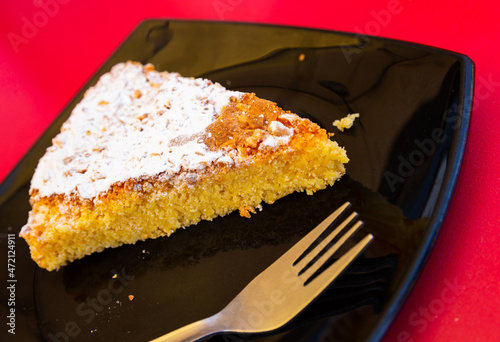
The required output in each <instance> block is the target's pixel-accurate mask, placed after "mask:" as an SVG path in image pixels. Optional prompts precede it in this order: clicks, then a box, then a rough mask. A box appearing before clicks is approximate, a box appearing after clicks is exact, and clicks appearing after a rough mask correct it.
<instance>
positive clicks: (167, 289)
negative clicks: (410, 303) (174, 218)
mask: <svg viewBox="0 0 500 342" xmlns="http://www.w3.org/2000/svg"><path fill="white" fill-rule="evenodd" d="M127 60H135V61H140V62H142V63H153V64H154V65H155V66H156V68H157V69H159V70H168V71H177V72H179V73H181V74H182V75H184V76H196V77H206V78H209V79H211V80H213V81H217V82H219V83H221V84H222V85H223V86H226V87H227V88H230V89H235V90H240V91H247V92H255V93H256V94H257V95H258V96H260V97H263V98H266V99H269V100H273V101H275V102H277V103H278V105H280V106H281V107H283V108H284V109H287V110H291V111H292V112H295V113H297V114H299V115H301V116H303V117H307V118H310V119H311V120H313V121H315V122H317V123H318V124H320V125H321V126H322V127H324V128H325V129H327V130H328V131H330V132H334V133H335V137H334V139H335V140H337V141H338V142H339V144H340V145H342V146H345V148H346V149H347V152H348V155H349V158H350V159H351V161H350V162H349V164H348V165H347V174H346V176H344V177H343V178H342V179H341V180H340V181H339V182H337V183H336V184H335V185H334V186H333V187H331V188H328V189H326V190H323V191H319V192H317V193H316V194H314V195H313V196H308V195H306V194H304V193H296V194H292V195H289V196H287V197H285V198H283V199H281V200H279V201H277V202H276V203H274V204H273V205H264V206H263V211H262V212H259V213H258V214H256V215H254V216H253V217H252V218H251V219H245V218H241V217H240V216H239V215H238V213H233V214H231V215H228V216H226V217H222V218H217V219H215V220H214V221H212V222H202V223H200V224H198V225H197V226H192V227H189V228H187V229H185V230H180V231H178V232H176V233H175V234H173V235H172V236H171V237H170V238H160V239H157V240H150V241H145V242H141V243H137V244H135V245H129V246H123V247H121V248H116V249H109V250H106V251H104V252H102V253H98V254H94V255H92V256H89V257H86V258H84V259H82V260H79V261H76V262H74V263H72V264H70V265H69V266H66V267H64V268H62V269H61V270H60V271H59V272H47V271H45V270H42V269H40V268H38V267H37V266H36V265H35V263H34V262H33V261H31V259H30V257H29V250H28V247H27V245H26V243H25V242H24V240H22V239H20V238H19V237H18V233H19V230H20V229H21V227H22V226H23V225H24V224H25V222H26V219H27V215H28V211H29V209H30V206H29V202H28V200H29V197H28V189H29V180H30V178H31V175H32V173H33V170H34V167H35V166H36V164H37V161H38V159H39V158H40V157H41V156H42V155H43V153H44V150H45V148H46V147H47V146H49V145H50V140H51V138H52V137H53V136H54V135H55V134H56V133H57V132H58V130H59V128H60V125H61V124H62V122H63V121H64V120H65V119H66V118H67V117H68V115H69V113H70V112H71V110H72V108H73V107H74V106H75V104H76V103H78V102H79V101H80V99H81V97H82V96H83V92H84V90H85V89H83V90H82V92H80V93H79V95H78V96H76V97H75V99H74V100H73V101H72V102H71V103H70V104H69V105H68V107H67V108H66V109H65V110H64V111H63V112H62V113H61V115H60V117H59V118H58V119H57V120H56V122H54V124H53V125H52V126H51V127H50V128H49V129H48V131H47V132H46V133H45V134H44V135H43V136H42V138H41V139H40V141H39V142H38V143H37V144H36V146H35V147H34V148H33V149H32V150H31V151H30V152H29V153H28V154H27V155H26V157H25V158H24V159H23V160H22V161H21V163H20V164H19V165H18V166H17V168H16V169H15V170H14V171H13V172H12V173H11V175H10V176H9V177H8V178H7V180H6V181H5V182H4V183H3V184H2V186H1V187H0V229H1V231H0V233H1V234H2V235H1V237H2V239H1V241H2V244H1V248H2V252H1V253H2V258H1V260H4V261H2V267H3V268H2V269H4V270H5V269H7V261H6V260H5V258H4V257H3V256H4V255H7V248H8V245H7V243H6V241H7V240H6V239H5V238H6V237H8V236H9V235H7V234H15V252H16V260H15V262H16V269H15V277H16V281H17V282H16V336H15V338H16V340H19V341H26V342H29V341H73V340H75V341H148V340H150V339H153V338H155V337H158V336H160V335H162V334H164V333H167V332H169V331H171V330H173V329H176V328H179V327H181V326H183V325H186V324H188V323H191V322H193V321H195V320H198V319H202V318H205V317H207V316H210V315H212V314H214V313H216V312H217V311H219V310H220V309H222V308H223V307H224V306H225V305H226V304H227V303H228V302H229V301H230V300H231V299H232V298H233V297H234V296H235V295H236V294H237V293H238V292H239V291H240V290H241V289H243V288H244V286H245V285H246V284H247V283H248V282H249V281H250V280H251V279H252V278H253V277H255V276H256V275H257V274H259V273H260V272H261V271H262V270H264V269H265V268H266V267H267V266H268V265H270V264H271V263H272V262H273V261H274V260H275V259H276V258H278V257H279V256H280V255H281V254H282V253H283V252H285V251H286V250H287V249H288V248H289V247H290V246H292V245H293V244H294V243H295V242H296V241H298V240H299V239H300V238H301V237H302V236H303V235H305V234H306V233H307V232H308V231H309V230H310V229H312V228H313V227H315V226H316V225H317V224H318V223H319V222H321V221H322V220H323V219H324V218H325V217H326V216H328V214H330V213H331V212H332V211H333V210H334V209H335V208H336V207H337V206H339V205H340V204H342V203H343V202H345V201H350V202H351V203H352V204H353V208H354V209H355V210H356V211H358V212H359V213H360V215H361V218H362V219H363V220H364V221H365V226H364V228H363V229H362V232H361V233H360V235H361V236H363V235H365V233H368V232H369V233H372V234H373V235H374V236H375V239H374V242H373V243H372V244H371V245H370V247H369V248H368V249H367V250H366V251H365V252H364V254H363V255H362V257H361V258H360V259H358V260H357V261H356V262H355V264H354V265H353V266H352V267H351V268H350V269H349V271H347V272H346V273H345V274H344V275H342V276H341V278H340V279H339V280H338V281H337V282H336V283H334V284H333V286H332V287H331V288H330V289H328V290H327V292H326V293H324V294H323V295H322V296H321V297H320V298H319V300H318V301H317V302H315V303H314V304H313V305H312V306H310V307H309V308H308V309H307V310H306V311H305V312H303V313H302V314H301V315H300V316H299V317H298V318H297V319H296V320H294V321H293V322H292V323H291V324H290V325H288V326H286V327H285V328H283V329H281V330H279V331H277V332H274V333H273V334H266V335H262V336H252V337H251V339H252V340H259V341H316V340H318V341H319V340H321V341H330V340H332V341H333V340H335V341H366V340H377V339H379V338H380V337H381V336H382V334H383V332H384V331H385V329H386V328H387V326H388V325H389V324H390V322H391V321H392V319H393V318H394V315H395V314H396V313H397V310H398V308H399V307H400V306H401V304H402V303H403V301H404V299H405V297H406V295H407V294H408V292H409V291H410V289H411V286H412V284H413V282H414V281H415V279H416V278H417V276H418V274H419V270H420V268H421V266H422V265H423V263H424V262H425V260H426V257H427V256H428V254H429V251H430V249H431V247H432V245H433V242H434V239H435V238H436V236H437V234H438V232H439V229H440V225H441V223H442V221H443V218H444V215H445V213H446V209H447V206H448V202H449V200H450V197H451V195H452V192H453V188H454V186H455V181H456V177H457V174H458V171H459V167H460V161H461V156H462V153H463V149H464V145H465V140H466V137H467V128H468V122H469V115H470V107H471V103H470V102H471V101H470V100H471V98H472V96H471V95H472V78H473V63H472V62H471V61H470V60H469V59H468V58H467V57H465V56H463V55H460V54H456V53H452V52H448V51H443V50H438V49H433V48H429V47H425V46H420V45H414V44H409V43H404V42H398V41H391V40H385V39H379V38H374V37H366V36H360V35H350V34H344V33H336V32H328V31H319V30H310V29H299V28H290V27H276V26H264V25H249V24H231V23H213V22H189V21H162V20H154V21H146V22H143V23H142V24H141V25H140V26H139V27H137V29H136V30H135V31H134V32H133V33H132V34H131V36H130V37H129V38H128V39H127V40H126V41H125V42H124V43H123V45H122V46H121V47H120V48H119V49H118V50H117V51H116V53H115V54H114V55H113V56H112V57H111V58H110V59H109V60H108V61H107V62H106V63H105V65H103V66H102V68H101V69H100V70H99V72H98V73H97V74H96V75H95V76H94V77H93V78H92V79H91V80H90V81H89V83H88V85H87V86H86V87H88V86H90V85H92V84H94V83H95V82H96V81H97V79H98V77H99V76H100V75H101V74H102V73H104V72H107V71H109V69H110V68H111V66H113V65H114V64H116V63H118V62H121V61H127ZM348 113H360V114H361V117H360V119H359V120H358V121H356V124H355V125H354V127H353V128H352V129H350V130H348V131H346V132H343V133H341V132H339V131H338V130H337V129H336V128H335V127H333V126H332V122H333V121H334V120H336V119H340V118H342V117H344V116H346V115H347V114H348ZM5 288H6V286H4V285H2V298H1V304H0V305H1V307H2V313H4V312H7V309H8V307H7V302H8V301H7V300H6V299H7V298H8V295H9V294H8V293H7V292H5ZM129 296H133V300H131V298H132V297H129ZM270 314H272V307H271V306H269V305H268V306H265V305H264V306H263V308H262V311H261V312H259V313H256V315H255V316H254V317H251V318H248V317H242V319H265V316H266V315H270ZM4 317H5V316H4ZM5 332H6V329H4V328H3V329H2V332H1V333H2V334H4V333H5ZM10 337H12V336H10ZM247 339H250V337H248V336H239V335H226V336H218V337H215V338H213V339H212V340H213V341H239V340H247ZM2 340H3V339H2Z"/></svg>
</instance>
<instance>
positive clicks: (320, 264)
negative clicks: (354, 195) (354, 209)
mask: <svg viewBox="0 0 500 342" xmlns="http://www.w3.org/2000/svg"><path fill="white" fill-rule="evenodd" d="M349 207H350V203H348V202H347V203H345V204H344V205H343V206H341V207H340V208H339V209H337V210H336V211H335V212H334V213H332V214H331V215H330V216H328V217H327V218H326V219H325V220H324V221H323V222H322V223H320V224H319V225H318V226H317V227H316V228H314V229H313V230H312V231H311V232H309V233H308V234H307V235H306V236H305V237H304V238H302V239H301V240H300V241H299V242H298V243H297V244H295V245H294V246H293V247H292V248H291V249H290V250H288V251H287V252H286V253H285V254H284V255H283V256H281V257H280V258H279V259H278V260H276V261H275V262H274V263H273V264H272V265H271V266H269V267H268V268H267V269H266V270H264V271H263V272H262V273H261V274H259V275H258V276H257V277H256V278H255V279H254V280H252V281H251V282H250V284H248V285H247V286H246V287H245V288H244V289H243V291H241V292H240V293H239V294H238V295H237V296H236V297H235V298H234V299H233V300H232V301H231V302H230V303H229V304H228V305H227V306H226V307H225V308H224V309H223V310H222V311H220V312H219V313H217V314H215V315H213V316H211V317H208V318H205V319H203V320H200V321H198V322H194V323H191V324H189V325H187V326H185V327H183V328H180V329H178V330H175V331H173V332H171V333H168V334H166V335H164V336H161V337H159V338H157V339H155V340H154V341H153V342H170V341H175V342H182V341H197V340H199V339H201V338H205V337H208V336H212V335H216V334H220V333H237V334H248V333H262V332H268V331H272V330H275V329H278V328H280V327H282V326H283V325H285V324H286V323H288V322H289V321H290V320H292V319H293V318H294V317H295V316H297V315H298V314H299V313H300V312H301V311H302V310H304V309H305V308H306V307H307V306H308V305H309V304H310V303H311V302H312V301H313V300H314V299H315V298H316V297H318V296H319V295H320V294H321V293H322V292H323V291H324V290H325V289H326V288H327V287H328V286H329V285H330V284H331V283H332V282H333V281H334V280H335V279H336V278H337V277H338V276H339V275H340V274H341V273H342V271H344V270H345V269H346V268H347V267H348V266H349V265H350V263H351V262H352V261H353V260H354V259H355V258H356V257H357V256H358V255H359V254H361V252H363V250H364V249H365V248H366V246H368V244H369V243H370V242H371V241H372V239H373V236H372V235H371V234H369V235H367V236H365V237H364V238H363V239H362V240H361V241H359V242H358V243H357V244H356V245H355V246H354V247H352V248H351V249H350V250H349V251H348V252H346V253H345V254H343V255H342V256H341V257H339V258H338V259H337V260H336V261H335V262H334V263H333V264H331V265H329V266H326V267H325V263H327V261H328V260H329V259H330V258H331V257H332V256H333V254H334V253H335V252H336V251H337V250H338V249H339V248H340V247H341V246H342V245H343V244H344V243H345V242H346V241H347V239H349V238H350V237H351V236H352V235H353V234H354V233H355V232H356V231H357V230H358V229H359V228H360V227H361V226H362V224H363V222H361V221H359V220H358V219H357V217H358V215H357V213H352V214H351V215H350V216H349V217H348V218H347V219H345V220H344V221H343V222H341V223H340V224H338V226H337V228H336V229H335V230H334V231H333V232H331V233H330V234H328V235H327V236H326V237H324V236H323V232H324V231H325V230H326V229H327V228H328V227H329V226H330V225H332V223H334V222H335V223H336V221H338V220H337V219H338V218H339V217H340V215H341V214H342V213H343V212H344V211H345V210H347V208H349ZM346 229H348V230H347V232H346V233H345V234H343V235H341V236H340V234H341V233H342V232H343V231H344V230H346ZM336 236H340V237H339V238H338V240H337V241H336V242H335V243H334V244H333V245H332V241H333V240H334V239H335V237H336Z"/></svg>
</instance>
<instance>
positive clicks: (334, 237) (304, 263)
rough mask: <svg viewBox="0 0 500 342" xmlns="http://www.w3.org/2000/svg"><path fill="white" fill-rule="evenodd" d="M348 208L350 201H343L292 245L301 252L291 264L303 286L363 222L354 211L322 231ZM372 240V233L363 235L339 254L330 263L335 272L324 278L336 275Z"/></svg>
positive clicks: (313, 277) (337, 219)
mask: <svg viewBox="0 0 500 342" xmlns="http://www.w3.org/2000/svg"><path fill="white" fill-rule="evenodd" d="M350 207H351V204H350V203H349V202H346V203H345V204H344V205H342V206H341V207H340V208H339V209H337V210H336V211H335V212H333V213H332V214H331V215H330V216H328V217H327V218H326V219H325V220H324V221H323V222H322V223H321V224H319V225H318V226H317V227H316V228H315V229H313V230H312V231H311V232H310V233H309V234H307V235H306V236H305V237H304V238H303V239H302V240H301V241H300V242H299V243H298V244H297V245H296V247H298V248H302V249H303V250H304V252H303V253H302V254H301V255H300V256H299V257H298V258H297V259H296V260H295V261H294V262H293V266H294V269H295V270H296V272H297V275H298V276H299V277H300V278H301V279H302V281H303V284H304V285H307V284H308V283H309V282H311V281H312V280H314V279H315V278H316V277H317V276H319V275H320V273H321V272H322V271H323V270H324V266H325V264H327V263H328V261H329V260H330V258H332V256H333V255H334V254H335V252H337V250H338V249H339V248H340V247H341V246H343V245H344V244H345V243H346V241H347V240H348V239H349V238H350V237H352V236H353V235H354V233H356V231H358V229H359V228H361V226H362V225H363V222H362V221H359V220H358V214H357V213H356V212H353V213H352V214H350V215H349V216H348V217H347V218H346V219H345V220H344V221H343V222H342V223H340V224H338V225H337V228H336V229H335V230H333V231H332V232H325V231H326V230H327V229H328V228H329V227H330V226H332V225H333V224H337V223H338V221H340V218H341V217H342V214H343V213H344V212H345V211H346V210H347V209H348V208H350ZM346 229H348V231H347V232H346V233H345V234H343V235H341V236H340V234H341V233H342V232H343V231H345V230H346ZM325 235H326V236H325ZM372 239H373V236H372V235H371V234H369V235H367V236H366V237H365V238H364V239H362V240H361V241H360V242H358V243H357V244H356V245H355V246H354V247H353V248H352V249H351V250H349V252H347V253H345V254H344V255H343V256H342V257H340V258H339V259H338V260H337V261H336V262H335V263H334V264H335V265H336V267H335V268H336V269H339V271H338V272H335V273H336V274H335V275H331V274H330V276H329V277H328V278H330V277H333V278H334V277H336V276H338V273H340V272H341V271H342V270H343V269H344V268H346V267H347V266H348V265H349V264H350V263H351V262H352V261H353V260H354V258H355V257H356V256H357V255H359V254H360V253H361V252H362V251H363V249H364V248H365V247H366V246H367V245H368V244H369V243H370V242H371V240H372ZM333 242H334V243H333ZM294 248H295V247H294ZM342 264H344V266H343V267H340V268H339V266H341V265H342ZM332 266H333V265H332ZM324 281H327V280H324Z"/></svg>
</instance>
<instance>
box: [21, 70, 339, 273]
mask: <svg viewBox="0 0 500 342" xmlns="http://www.w3.org/2000/svg"><path fill="white" fill-rule="evenodd" d="M52 142H53V145H52V146H51V147H49V148H48V149H47V151H46V153H45V155H44V156H43V157H42V158H41V160H40V161H39V164H38V166H37V168H36V170H35V173H34V175H33V178H32V181H31V188H30V203H31V206H32V210H31V211H30V213H29V218H28V222H27V224H26V225H25V226H24V227H23V228H22V230H21V233H20V236H21V237H23V238H24V239H25V240H26V241H27V243H28V244H29V246H30V251H31V256H32V258H33V260H34V261H35V262H37V263H38V265H39V266H40V267H42V268H45V269H47V270H57V269H59V268H60V267H61V266H63V265H65V264H67V263H68V262H71V261H73V260H76V259H79V258H82V257H84V256H85V255H89V254H91V253H94V252H99V251H102V250H103V249H105V248H108V247H118V246H120V245H122V244H133V243H135V242H137V241H139V240H144V239H148V238H156V237H159V236H165V235H166V236H169V235H170V234H172V233H173V232H174V231H175V230H176V229H178V228H180V227H185V226H189V225H193V224H196V223H197V222H199V221H200V220H212V219H213V218H215V217H217V216H222V215H226V214H228V213H230V212H232V211H234V210H236V209H239V210H240V214H241V215H242V216H247V217H249V216H250V213H251V212H255V209H254V208H256V207H259V205H260V204H261V203H262V202H266V203H273V202H274V201H276V200H277V199H279V198H281V197H283V196H285V195H287V194H290V193H292V192H294V191H306V192H307V193H308V194H312V193H313V192H315V191H317V190H320V189H323V188H325V187H326V186H328V185H333V183H334V182H335V181H336V180H337V179H338V178H340V177H341V176H342V175H343V174H344V173H345V169H344V165H343V164H344V163H347V162H348V158H347V156H346V152H345V150H344V149H343V148H341V147H339V145H338V144H337V143H336V142H334V141H331V140H330V138H329V135H328V133H327V132H326V131H325V130H324V129H321V128H320V127H319V126H318V125H316V124H315V123H312V122H311V121H310V120H307V119H302V118H300V117H299V116H297V115H295V114H292V113H290V112H288V111H284V110H282V109H281V108H279V107H278V106H277V105H276V104H275V103H274V102H271V101H267V100H263V99H260V98H258V97H256V96H255V95H254V94H251V93H242V92H236V91H230V90H227V89H225V88H224V87H222V86H221V85H220V84H218V83H212V82H211V81H209V80H205V79H200V78H197V79H195V78H186V77H181V76H180V75H179V74H177V73H169V72H158V71H156V70H155V69H154V67H153V66H152V65H149V64H148V65H145V66H144V65H141V64H139V63H135V62H127V63H120V64H117V65H116V66H114V67H113V68H112V70H111V71H110V72H108V73H106V74H104V75H103V76H102V77H101V78H100V80H99V81H98V82H97V84H96V85H95V86H93V87H91V88H89V90H88V91H87V92H86V93H85V96H84V98H83V99H82V101H81V102H80V103H79V104H78V105H77V106H76V107H75V108H74V110H73V112H72V113H71V115H70V117H69V118H68V120H67V121H66V122H65V123H64V124H63V126H62V127H61V132H60V133H59V134H58V135H57V136H56V137H55V138H54V139H53V141H52Z"/></svg>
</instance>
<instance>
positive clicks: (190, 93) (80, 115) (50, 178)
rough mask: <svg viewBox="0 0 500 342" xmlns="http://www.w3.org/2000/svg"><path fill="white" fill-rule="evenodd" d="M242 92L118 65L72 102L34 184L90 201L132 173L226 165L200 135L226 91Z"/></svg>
mask: <svg viewBox="0 0 500 342" xmlns="http://www.w3.org/2000/svg"><path fill="white" fill-rule="evenodd" d="M240 95H241V93H239V92H234V91H229V90H227V89H225V88H224V87H222V86H221V85H219V84H217V83H212V82H211V81H208V80H204V79H193V78H184V77H181V76H180V75H179V74H177V73H166V72H163V73H160V72H156V71H154V70H151V68H148V67H147V66H146V67H144V66H142V65H140V64H136V63H130V62H129V63H121V64H118V65H116V66H114V67H113V69H112V70H111V71H110V72H109V73H107V74H104V75H103V76H102V77H101V79H100V80H99V82H98V83H97V84H96V85H95V86H94V87H92V88H90V89H89V90H88V91H87V93H86V94H85V97H84V98H83V100H82V101H81V102H80V103H79V104H78V105H77V106H76V107H75V109H74V110H73V112H72V114H71V116H70V118H69V119H68V120H67V121H66V123H64V125H63V126H62V128H61V133H59V134H58V135H57V136H56V137H55V138H54V139H53V146H51V147H50V148H48V149H47V153H46V154H45V155H44V157H43V158H42V159H41V160H40V162H39V164H38V167H37V169H36V171H35V174H34V176H33V179H32V182H31V188H32V189H37V190H38V193H39V195H40V196H50V195H52V194H66V195H71V194H76V195H79V196H80V197H82V198H88V199H91V198H93V197H95V196H97V195H98V194H99V193H100V192H103V191H107V190H108V189H109V188H110V187H111V185H113V184H114V183H117V182H122V181H126V180H128V179H130V178H140V177H142V176H154V175H157V174H159V173H162V174H163V175H166V176H168V175H169V174H175V173H177V172H179V171H180V170H181V169H183V170H187V171H195V170H200V169H203V168H205V167H206V166H207V165H209V164H210V163H212V162H214V161H217V160H218V161H219V162H222V161H224V162H228V163H231V161H230V160H229V159H230V158H228V157H227V156H225V155H224V153H223V152H222V151H215V152H214V151H210V150H209V149H208V148H207V146H206V145H205V144H204V143H203V142H202V137H203V134H204V132H205V130H206V128H207V127H208V125H210V124H211V123H212V122H213V121H214V119H215V118H216V116H217V114H218V113H220V111H221V109H222V108H223V107H224V106H225V105H226V104H227V103H228V102H229V99H230V97H231V96H240ZM285 128H286V127H285Z"/></svg>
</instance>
